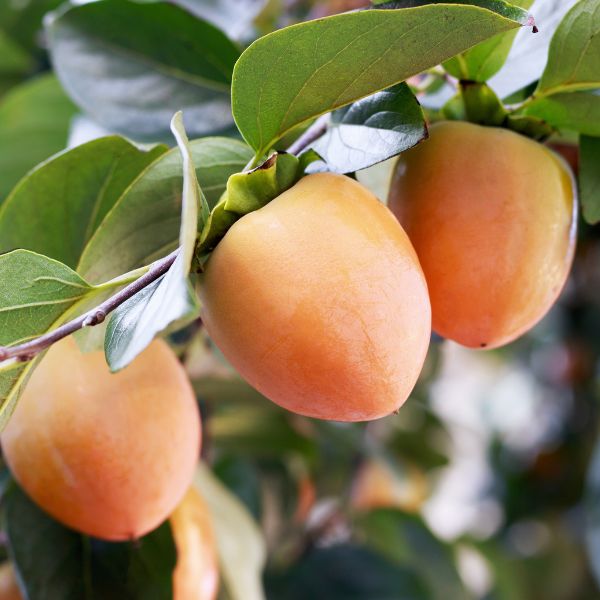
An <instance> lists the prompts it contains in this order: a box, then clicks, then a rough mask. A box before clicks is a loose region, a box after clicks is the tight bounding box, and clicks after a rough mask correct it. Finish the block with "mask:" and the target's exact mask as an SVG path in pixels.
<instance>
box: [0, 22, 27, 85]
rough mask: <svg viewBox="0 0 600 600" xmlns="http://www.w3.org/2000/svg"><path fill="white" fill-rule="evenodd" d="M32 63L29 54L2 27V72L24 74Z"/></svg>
mask: <svg viewBox="0 0 600 600" xmlns="http://www.w3.org/2000/svg"><path fill="white" fill-rule="evenodd" d="M32 63H33V61H32V60H31V57H30V56H29V54H27V52H25V50H23V49H22V48H21V47H20V46H19V45H18V44H16V43H15V42H13V41H12V40H11V39H10V38H9V37H8V35H7V34H6V33H5V32H4V31H2V30H1V29H0V74H2V75H5V74H6V73H10V74H24V73H26V72H27V71H28V70H29V69H31V67H32Z"/></svg>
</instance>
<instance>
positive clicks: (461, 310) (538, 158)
mask: <svg viewBox="0 0 600 600" xmlns="http://www.w3.org/2000/svg"><path fill="white" fill-rule="evenodd" d="M389 206H390V208H391V210H392V212H394V213H395V214H396V216H397V217H398V219H399V221H400V223H401V224H402V225H403V226H404V228H405V229H406V232H407V233H408V235H409V237H410V239H411V241H412V243H413V244H414V247H415V249H416V251H417V255H418V256H419V260H420V262H421V266H422V267H423V271H424V273H425V278H426V279H427V285H428V287H429V294H430V298H431V309H432V319H433V329H434V330H435V331H436V332H437V333H439V334H440V335H442V336H444V337H446V338H449V339H452V340H455V341H456V342H459V343H460V344H463V345H464V346H469V347H473V348H495V347H498V346H502V345H503V344H506V343H508V342H510V341H512V340H514V339H515V338H517V337H519V336H520V335H522V334H523V333H524V332H526V331H527V330H528V329H530V328H531V327H532V326H533V325H534V324H535V323H537V322H538V321H539V320H540V319H541V318H542V317H543V316H544V315H545V314H546V312H547V311H548V310H549V309H550V307H551V306H552V304H553V303H554V302H555V300H556V298H557V296H558V295H559V293H560V291H561V289H562V288H563V285H564V283H565V281H566V279H567V276H568V274H569V270H570V266H571V262H572V260H573V254H574V247H575V236H576V223H577V199H576V188H575V184H574V179H573V176H572V174H571V171H570V169H569V167H568V166H567V165H566V163H565V162H564V161H563V160H562V159H561V158H560V157H559V156H558V155H556V154H555V153H554V152H552V151H551V150H550V149H548V148H547V147H546V146H543V145H542V144H539V143H538V142H535V141H533V140H531V139H529V138H526V137H524V136H522V135H520V134H517V133H514V132H512V131H509V130H506V129H500V128H495V127H482V126H480V125H474V124H471V123H463V122H441V123H436V124H434V125H433V126H432V127H431V135H430V139H429V140H428V141H426V142H424V143H423V144H420V145H419V146H416V147H415V148H411V149H410V150H408V151H407V152H405V153H403V154H402V155H401V156H400V158H399V160H398V164H397V166H396V167H395V171H394V176H393V179H392V183H391V188H390V194H389Z"/></svg>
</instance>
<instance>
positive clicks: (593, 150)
mask: <svg viewBox="0 0 600 600" xmlns="http://www.w3.org/2000/svg"><path fill="white" fill-rule="evenodd" d="M579 194H580V199H581V207H582V214H583V218H584V219H585V220H586V221H587V222H588V223H590V224H592V225H593V224H595V223H598V222H599V221H600V134H599V135H598V137H588V136H581V138H580V140H579Z"/></svg>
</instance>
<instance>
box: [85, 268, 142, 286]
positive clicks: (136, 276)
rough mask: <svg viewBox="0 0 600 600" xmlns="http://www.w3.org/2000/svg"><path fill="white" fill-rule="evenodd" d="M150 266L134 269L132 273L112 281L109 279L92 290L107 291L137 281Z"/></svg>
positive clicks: (124, 274)
mask: <svg viewBox="0 0 600 600" xmlns="http://www.w3.org/2000/svg"><path fill="white" fill-rule="evenodd" d="M151 267H152V265H145V266H144V267H140V268H139V269H134V270H133V271H128V272H127V273H123V274H122V275H119V276H118V277H115V278H114V279H109V280H108V281H105V282H104V283H100V284H98V285H95V286H94V290H96V291H104V290H109V289H110V288H115V287H121V286H122V285H127V284H128V283H132V282H133V281H136V280H137V279H139V278H140V277H141V276H142V275H145V274H146V273H147V272H148V271H149V269H150V268H151Z"/></svg>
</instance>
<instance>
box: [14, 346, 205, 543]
mask: <svg viewBox="0 0 600 600" xmlns="http://www.w3.org/2000/svg"><path fill="white" fill-rule="evenodd" d="M199 448H200V419H199V414H198V407H197V403H196V398H195V396H194V393H193V390H192V387H191V385H190V383H189V381H188V379H187V376H186V373H185V371H184V369H183V367H182V366H181V364H180V363H179V361H178V360H177V357H176V356H175V354H174V353H173V351H172V350H171V349H170V348H169V346H168V345H167V344H166V343H165V342H163V341H162V340H155V341H154V342H152V344H151V345H150V346H149V347H148V348H147V349H146V350H144V352H142V353H141V354H140V355H139V356H138V357H137V358H136V359H135V360H134V361H133V362H132V363H131V364H130V365H129V366H128V367H127V368H125V369H124V370H122V371H120V372H119V373H117V374H114V375H113V374H111V373H110V371H109V368H108V366H107V364H106V361H105V359H104V354H103V353H102V352H93V353H90V354H82V353H81V351H80V350H79V348H78V347H77V345H76V343H75V341H74V340H73V339H71V338H67V339H65V340H63V341H61V342H59V343H58V344H56V345H54V346H53V347H52V348H51V349H50V350H49V351H48V353H47V354H46V356H45V357H44V358H43V359H42V361H41V363H40V365H39V366H38V368H37V369H36V370H35V371H34V373H33V375H32V376H31V379H30V380H29V382H28V384H27V386H26V388H25V390H24V392H23V396H22V397H21V398H20V400H19V403H18V405H17V407H16V409H15V412H14V414H13V415H12V417H11V420H10V421H9V423H8V425H7V427H6V429H5V430H4V432H3V433H2V449H3V451H4V456H5V457H6V460H7V462H8V465H9V467H10V469H11V471H12V473H13V475H14V476H15V478H16V479H17V481H18V482H19V483H20V484H21V486H22V487H23V489H24V490H25V491H26V492H27V494H28V495H29V496H30V497H31V498H32V499H33V500H34V501H35V502H36V503H37V504H38V505H39V506H40V507H41V508H43V509H44V510H45V511H46V512H48V513H49V514H50V515H52V516H53V517H54V518H55V519H57V520H58V521H61V522H62V523H64V524H66V525H68V526H69V527H72V528H73V529H76V530H78V531H81V532H83V533H87V534H89V535H92V536H95V537H98V538H103V539H108V540H125V539H132V538H137V537H139V536H142V535H144V534H145V533H148V532H149V531H151V530H152V529H154V528H155V527H157V526H158V525H159V524H160V523H161V522H163V521H164V520H165V519H167V518H168V517H169V515H170V514H171V512H172V511H173V510H174V508H175V507H176V506H177V504H178V502H179V501H180V500H181V498H182V497H183V495H184V494H185V492H186V490H187V489H188V487H189V485H190V483H191V480H192V477H193V474H194V469H195V465H196V461H197V458H198V452H199Z"/></svg>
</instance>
